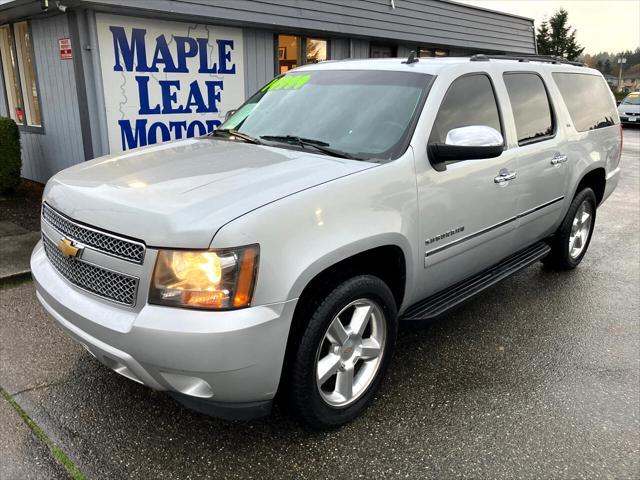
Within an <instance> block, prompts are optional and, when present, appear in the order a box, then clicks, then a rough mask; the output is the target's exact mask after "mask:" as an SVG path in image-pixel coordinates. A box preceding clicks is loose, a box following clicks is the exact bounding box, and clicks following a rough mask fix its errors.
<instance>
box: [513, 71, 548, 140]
mask: <svg viewBox="0 0 640 480" xmlns="http://www.w3.org/2000/svg"><path fill="white" fill-rule="evenodd" d="M504 83H505V85H506V87H507V92H508V93H509V101H510V102H511V108H512V110H513V118H514V120H515V123H516V132H517V134H518V145H526V144H528V143H533V142H536V141H540V140H544V139H545V138H549V137H550V136H552V135H553V131H554V122H553V114H552V113H551V105H550V104H549V96H548V95H547V90H546V88H545V86H544V83H543V81H542V78H540V77H539V76H538V75H536V74H535V73H505V75H504Z"/></svg>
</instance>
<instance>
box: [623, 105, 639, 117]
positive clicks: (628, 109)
mask: <svg viewBox="0 0 640 480" xmlns="http://www.w3.org/2000/svg"><path fill="white" fill-rule="evenodd" d="M618 113H619V114H620V115H624V114H625V113H640V105H632V104H630V103H627V104H625V103H621V104H620V105H618Z"/></svg>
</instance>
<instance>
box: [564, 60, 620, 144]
mask: <svg viewBox="0 0 640 480" xmlns="http://www.w3.org/2000/svg"><path fill="white" fill-rule="evenodd" d="M553 79H554V80H555V82H556V84H557V85H558V88H559V89H560V94H561V95H562V98H563V100H564V103H565V104H566V105H567V109H568V110H569V115H571V120H572V121H573V125H574V126H575V127H576V130H578V131H579V132H585V131H587V130H594V129H596V128H603V127H608V126H610V125H614V124H615V123H616V121H617V118H618V116H617V114H616V106H615V104H614V103H613V99H612V98H611V92H610V91H609V87H608V86H607V85H606V84H605V81H604V79H603V78H602V77H600V76H597V75H586V74H583V73H558V72H556V73H554V74H553Z"/></svg>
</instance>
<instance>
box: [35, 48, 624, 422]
mask: <svg viewBox="0 0 640 480" xmlns="http://www.w3.org/2000/svg"><path fill="white" fill-rule="evenodd" d="M621 144H622V131H621V127H620V121H619V117H618V113H617V111H616V105H615V102H614V98H613V95H612V94H611V92H610V91H609V88H608V87H607V84H606V82H605V81H604V79H603V78H602V76H601V75H600V73H598V72H597V71H595V70H592V69H589V68H586V67H584V66H580V65H576V64H571V63H570V62H566V61H563V60H561V59H557V58H548V57H507V56H502V57H499V56H488V55H475V56H472V57H470V58H436V59H417V58H415V57H414V56H413V55H411V56H410V57H409V58H407V59H380V60H346V61H335V62H324V63H320V64H314V65H308V66H304V67H301V68H297V69H295V70H292V71H290V72H287V73H286V74H285V75H282V76H279V77H277V78H275V79H274V80H273V81H271V82H270V83H268V84H267V85H265V86H264V87H263V88H261V89H260V90H259V91H258V92H257V93H256V94H255V95H254V96H252V97H251V98H250V99H249V100H248V101H247V102H246V103H245V104H244V105H242V106H240V107H239V108H238V109H237V110H235V111H231V112H229V114H228V115H227V119H226V120H225V122H224V123H223V124H222V125H221V127H220V128H218V129H217V130H215V131H214V132H212V133H211V134H209V135H207V136H204V137H200V138H193V139H186V140H181V141H176V142H172V143H166V144H162V145H155V146H150V147H146V148H140V149H138V150H134V151H131V152H127V153H124V154H118V155H110V156H106V157H102V158H99V159H96V160H92V161H89V162H85V163H83V164H80V165H76V166H74V167H71V168H69V169H67V170H64V171H62V172H60V173H58V174H57V175H55V176H54V177H53V178H52V179H51V180H50V181H49V182H48V184H47V186H46V190H45V193H44V199H43V204H42V241H41V242H40V243H39V244H38V245H37V246H36V248H35V250H34V252H33V255H32V258H31V267H32V271H33V277H34V279H35V284H36V290H37V297H38V299H39V300H40V302H41V303H42V305H43V306H44V308H45V309H46V310H47V312H48V313H49V314H50V315H51V316H52V317H53V319H54V320H55V321H56V322H57V323H58V324H59V325H60V327H61V328H62V329H63V330H64V331H65V332H66V333H67V334H68V335H69V336H71V337H72V338H73V339H75V340H76V341H78V342H79V343H80V344H82V345H83V346H84V347H85V348H86V349H87V350H88V351H89V353H91V354H92V355H93V356H95V357H96V358H97V359H98V360H99V361H100V362H102V363H103V364H104V365H106V366H108V367H109V368H111V369H113V370H115V371H116V372H117V373H119V374H120V375H123V376H125V377H127V378H129V379H131V380H133V381H135V382H139V383H141V384H144V385H146V386H148V387H150V388H153V389H156V390H164V391H168V392H170V393H171V395H173V396H174V397H175V398H176V399H178V400H179V401H180V402H182V403H183V404H185V405H187V406H189V407H191V408H193V409H196V410H199V411H202V412H206V413H209V414H213V415H218V416H222V417H226V418H236V419H243V418H251V417H255V416H259V415H265V414H267V413H268V412H269V411H270V408H271V405H272V403H273V401H274V398H275V397H276V394H278V393H280V395H279V396H278V398H282V399H283V401H284V403H285V405H287V408H288V409H289V410H290V411H291V412H292V413H295V414H296V415H297V416H298V417H300V418H301V419H302V420H303V421H304V422H306V423H308V424H310V425H313V426H316V427H327V426H334V425H340V424H343V423H345V422H348V421H350V420H352V419H353V418H354V417H356V416H357V415H359V414H360V413H362V412H363V410H364V409H365V408H366V407H367V406H368V405H369V404H370V403H371V402H372V400H373V398H374V396H375V394H376V391H377V390H378V387H379V386H380V383H381V381H382V379H383V377H384V374H385V370H386V369H387V367H388V366H389V363H390V361H391V357H392V355H393V349H394V343H395V341H396V331H397V328H398V322H399V321H415V320H424V319H432V318H434V317H437V316H439V315H441V314H442V313H443V312H445V311H447V310H449V309H451V308H452V307H454V306H456V305H459V304H460V303H461V302H463V301H465V300H467V299H468V298H470V297H471V296H473V295H475V294H477V293H478V292H480V291H482V290H483V289H486V288H488V287H490V286H492V285H494V284H496V283H497V282H498V281H500V280H501V279H503V278H505V277H507V276H508V275H511V274H513V273H514V272H517V271H518V270H520V269H522V268H524V267H527V266H528V265H531V264H533V263H534V262H536V261H538V260H541V261H542V262H543V263H544V264H546V265H547V266H548V267H549V268H557V269H561V270H568V269H572V268H575V267H576V266H577V265H578V264H579V263H580V261H581V260H582V259H583V257H584V255H585V253H586V251H587V248H588V247H589V241H590V239H591V236H592V234H593V230H594V226H595V218H596V209H597V207H598V206H599V205H601V204H602V202H604V201H605V200H606V199H607V197H608V196H609V195H610V194H611V192H612V191H613V190H614V188H615V187H616V184H617V183H618V178H619V176H620V167H619V165H618V164H619V161H620V154H621ZM531 294H532V295H534V294H535V292H531Z"/></svg>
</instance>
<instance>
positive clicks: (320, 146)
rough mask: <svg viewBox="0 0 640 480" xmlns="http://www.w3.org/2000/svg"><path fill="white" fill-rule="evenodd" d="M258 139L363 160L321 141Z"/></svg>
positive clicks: (280, 137)
mask: <svg viewBox="0 0 640 480" xmlns="http://www.w3.org/2000/svg"><path fill="white" fill-rule="evenodd" d="M260 138H261V139H262V140H267V141H269V142H281V143H293V144H297V145H300V146H301V147H302V148H304V147H305V146H309V147H313V148H315V149H316V150H319V151H321V152H322V153H326V154H327V155H331V156H332V157H338V158H348V159H351V160H363V159H362V158H359V157H356V156H354V155H351V154H350V153H347V152H343V151H342V150H337V149H335V148H331V147H330V146H329V144H328V143H327V142H323V141H322V140H314V139H312V138H302V137H297V136H295V135H261V136H260Z"/></svg>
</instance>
